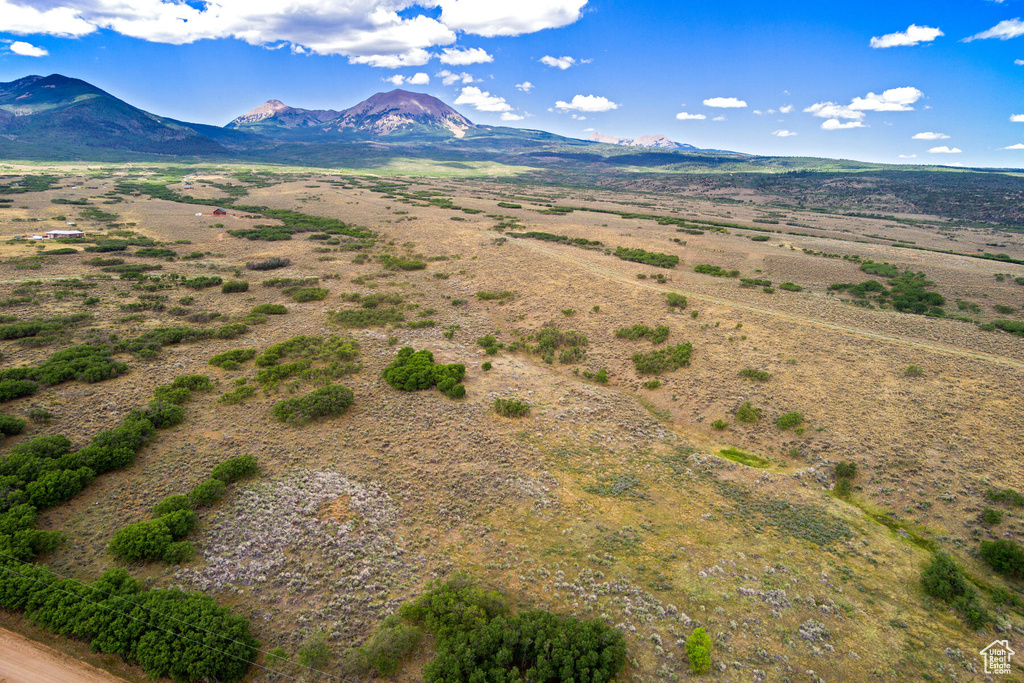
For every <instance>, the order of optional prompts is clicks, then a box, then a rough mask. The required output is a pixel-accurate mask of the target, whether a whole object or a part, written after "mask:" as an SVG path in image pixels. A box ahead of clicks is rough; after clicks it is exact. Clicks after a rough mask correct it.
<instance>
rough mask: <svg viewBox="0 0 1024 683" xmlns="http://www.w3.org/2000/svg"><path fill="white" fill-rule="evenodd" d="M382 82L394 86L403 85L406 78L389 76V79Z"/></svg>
mask: <svg viewBox="0 0 1024 683" xmlns="http://www.w3.org/2000/svg"><path fill="white" fill-rule="evenodd" d="M381 80H382V81H384V82H385V83H391V84H392V85H402V83H405V76H401V75H399V74H395V75H394V76H388V77H387V78H382V79H381Z"/></svg>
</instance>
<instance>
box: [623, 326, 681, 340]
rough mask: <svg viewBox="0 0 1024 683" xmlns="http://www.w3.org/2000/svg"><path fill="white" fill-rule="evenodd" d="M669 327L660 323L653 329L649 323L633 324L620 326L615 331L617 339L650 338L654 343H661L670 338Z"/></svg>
mask: <svg viewBox="0 0 1024 683" xmlns="http://www.w3.org/2000/svg"><path fill="white" fill-rule="evenodd" d="M668 335H669V329H668V327H666V326H665V325H658V326H657V327H656V328H654V329H653V330H652V329H651V328H650V327H648V326H647V325H633V326H632V327H620V328H619V329H618V330H616V331H615V337H616V338H617V339H631V340H636V339H650V340H651V342H652V343H654V344H660V343H662V342H663V341H665V340H666V339H668Z"/></svg>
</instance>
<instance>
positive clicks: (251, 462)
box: [210, 455, 260, 484]
mask: <svg viewBox="0 0 1024 683" xmlns="http://www.w3.org/2000/svg"><path fill="white" fill-rule="evenodd" d="M259 469H260V468H259V464H258V463H257V462H256V458H255V457H253V456H251V455H237V456H235V457H233V458H228V459H227V460H225V461H224V462H222V463H220V464H219V465H217V466H216V467H214V468H213V472H211V473H210V478H211V479H220V480H221V481H222V482H224V483H225V484H231V483H233V482H235V481H238V480H239V479H241V478H242V477H250V476H252V475H254V474H256V473H257V472H259Z"/></svg>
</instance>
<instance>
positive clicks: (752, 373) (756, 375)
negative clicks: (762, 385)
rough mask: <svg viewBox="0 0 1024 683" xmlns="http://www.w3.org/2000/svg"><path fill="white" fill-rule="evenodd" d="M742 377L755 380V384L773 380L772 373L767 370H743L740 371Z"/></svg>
mask: <svg viewBox="0 0 1024 683" xmlns="http://www.w3.org/2000/svg"><path fill="white" fill-rule="evenodd" d="M740 377H742V378H743V379H750V380H754V381H755V382H767V381H768V380H770V379H771V378H772V373H770V372H767V371H765V370H755V369H754V368H743V369H742V370H740Z"/></svg>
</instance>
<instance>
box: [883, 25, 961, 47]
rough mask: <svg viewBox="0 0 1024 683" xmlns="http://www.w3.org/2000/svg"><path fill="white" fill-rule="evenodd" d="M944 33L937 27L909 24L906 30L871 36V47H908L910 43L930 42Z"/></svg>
mask: <svg viewBox="0 0 1024 683" xmlns="http://www.w3.org/2000/svg"><path fill="white" fill-rule="evenodd" d="M944 35H946V34H945V33H943V32H942V31H940V30H939V29H937V28H931V27H929V26H918V25H917V24H911V25H910V26H909V27H907V30H906V31H899V32H897V33H887V34H885V35H884V36H876V37H874V38H872V39H871V47H874V48H884V47H908V46H911V45H920V44H921V43H930V42H932V41H933V40H935V39H936V38H938V37H939V36H944Z"/></svg>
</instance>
